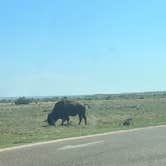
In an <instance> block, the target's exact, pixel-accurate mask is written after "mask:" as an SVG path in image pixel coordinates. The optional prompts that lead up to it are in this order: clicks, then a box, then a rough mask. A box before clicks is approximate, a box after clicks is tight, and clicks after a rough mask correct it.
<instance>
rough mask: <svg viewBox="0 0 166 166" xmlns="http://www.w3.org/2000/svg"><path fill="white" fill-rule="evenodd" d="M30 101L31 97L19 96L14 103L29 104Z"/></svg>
mask: <svg viewBox="0 0 166 166" xmlns="http://www.w3.org/2000/svg"><path fill="white" fill-rule="evenodd" d="M31 102H32V100H31V99H28V98H25V97H19V98H18V99H16V100H15V104H16V105H20V104H29V103H31Z"/></svg>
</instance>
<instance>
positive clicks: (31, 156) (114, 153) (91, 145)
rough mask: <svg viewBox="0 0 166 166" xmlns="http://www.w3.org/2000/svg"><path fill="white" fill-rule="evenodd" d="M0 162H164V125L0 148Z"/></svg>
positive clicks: (46, 165)
mask: <svg viewBox="0 0 166 166" xmlns="http://www.w3.org/2000/svg"><path fill="white" fill-rule="evenodd" d="M0 166H166V126H161V127H157V128H146V129H141V130H134V131H130V132H120V133H114V134H108V135H102V136H95V137H90V138H84V139H77V140H67V141H61V142H57V143H49V144H43V145H36V146H31V147H26V148H25V147H24V148H19V149H13V150H7V151H1V152H0Z"/></svg>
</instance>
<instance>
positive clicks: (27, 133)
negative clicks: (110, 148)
mask: <svg viewBox="0 0 166 166" xmlns="http://www.w3.org/2000/svg"><path fill="white" fill-rule="evenodd" d="M132 95H133V94H132ZM84 102H86V103H88V104H89V105H90V107H91V108H90V109H87V117H88V125H87V126H85V125H84V123H82V124H81V125H80V126H79V125H78V117H71V125H70V126H63V127H62V126H60V120H59V121H58V122H57V125H56V127H54V126H50V127H43V126H44V125H46V123H45V122H43V121H44V120H45V119H46V117H47V114H48V112H50V111H51V110H52V108H53V106H54V102H40V103H38V104H29V105H17V106H16V105H14V104H12V103H0V148H4V147H9V146H15V145H21V144H25V143H34V142H39V141H48V140H53V139H58V138H65V137H73V136H81V135H88V134H95V133H102V132H107V131H114V130H120V129H128V128H136V127H145V126H152V125H161V124H166V98H160V97H158V98H157V97H156V96H155V97H153V96H152V97H148V98H143V99H135V98H134V99H132V98H129V99H123V98H120V99H119V98H115V99H112V98H111V99H109V100H108V99H107V100H105V99H102V98H101V99H95V98H94V99H93V98H92V99H90V100H86V101H84ZM128 117H132V118H133V123H132V125H130V126H123V125H122V122H123V121H124V120H125V119H126V118H128Z"/></svg>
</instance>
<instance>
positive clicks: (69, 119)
mask: <svg viewBox="0 0 166 166" xmlns="http://www.w3.org/2000/svg"><path fill="white" fill-rule="evenodd" d="M66 120H67V124H68V125H69V121H70V119H69V117H67V119H66Z"/></svg>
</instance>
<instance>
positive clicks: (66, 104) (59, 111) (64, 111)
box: [46, 100, 87, 125]
mask: <svg viewBox="0 0 166 166" xmlns="http://www.w3.org/2000/svg"><path fill="white" fill-rule="evenodd" d="M85 114H86V107H85V105H84V104H81V103H79V102H76V101H69V100H62V101H59V102H57V103H56V104H55V106H54V108H53V110H52V112H51V113H49V114H48V117H47V120H46V121H47V122H48V124H49V125H55V122H56V121H57V120H58V119H62V123H61V125H63V124H64V122H65V121H67V124H69V116H76V115H78V116H79V124H80V123H81V120H82V119H84V121H85V125H86V124H87V118H86V115H85Z"/></svg>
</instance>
